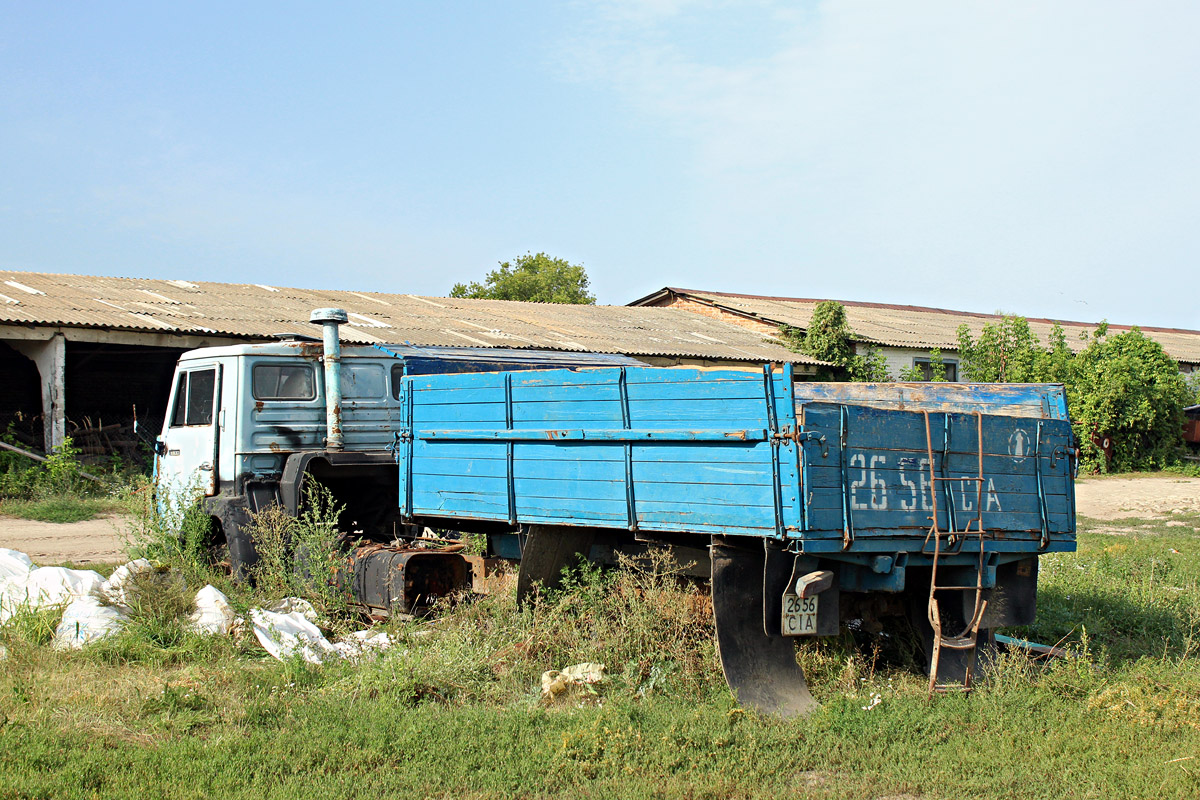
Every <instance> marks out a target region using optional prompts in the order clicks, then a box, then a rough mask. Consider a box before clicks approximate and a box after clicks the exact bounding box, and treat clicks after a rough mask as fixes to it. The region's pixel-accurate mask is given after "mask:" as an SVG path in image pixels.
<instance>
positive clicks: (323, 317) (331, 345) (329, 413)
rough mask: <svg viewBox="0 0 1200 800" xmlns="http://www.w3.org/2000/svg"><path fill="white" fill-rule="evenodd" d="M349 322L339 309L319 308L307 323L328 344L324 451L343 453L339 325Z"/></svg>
mask: <svg viewBox="0 0 1200 800" xmlns="http://www.w3.org/2000/svg"><path fill="white" fill-rule="evenodd" d="M348 319H349V318H348V317H347V316H346V312H345V311H343V310H342V309H340V308H318V309H315V310H314V311H313V312H312V314H311V315H310V316H309V318H308V321H309V322H311V323H313V324H314V325H320V326H322V328H323V329H324V334H325V335H324V340H325V357H324V359H323V360H324V362H325V449H327V450H341V449H342V344H341V342H340V341H339V340H338V325H341V324H342V323H343V322H346V321H347V320H348Z"/></svg>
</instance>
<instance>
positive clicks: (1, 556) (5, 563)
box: [0, 547, 34, 578]
mask: <svg viewBox="0 0 1200 800" xmlns="http://www.w3.org/2000/svg"><path fill="white" fill-rule="evenodd" d="M33 570H34V566H33V561H31V560H30V559H29V556H27V555H25V554H24V553H22V552H21V551H19V550H9V549H8V548H7V547H0V578H13V577H19V576H21V575H28V574H29V573H31V572H33Z"/></svg>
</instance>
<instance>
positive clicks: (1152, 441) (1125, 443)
mask: <svg viewBox="0 0 1200 800" xmlns="http://www.w3.org/2000/svg"><path fill="white" fill-rule="evenodd" d="M958 338H959V352H960V355H961V359H962V360H961V361H960V363H959V368H960V369H961V370H962V374H963V376H964V377H965V378H966V379H967V380H970V381H979V382H1015V383H1062V384H1065V386H1066V389H1067V403H1068V406H1069V408H1070V410H1071V419H1072V423H1073V426H1074V429H1075V435H1076V438H1077V439H1078V441H1079V446H1080V452H1081V458H1082V464H1083V466H1084V467H1085V468H1087V469H1090V470H1093V471H1102V472H1107V471H1109V470H1116V471H1126V470H1133V469H1148V468H1152V467H1164V466H1167V465H1170V464H1174V463H1177V462H1178V460H1179V455H1180V452H1181V447H1182V445H1183V439H1182V434H1181V432H1182V427H1183V408H1184V407H1185V406H1186V405H1188V404H1189V403H1190V402H1192V401H1193V400H1194V399H1195V395H1194V393H1193V392H1192V390H1191V389H1189V385H1188V383H1187V381H1186V380H1185V379H1184V377H1183V376H1182V375H1181V374H1180V372H1179V364H1178V363H1177V362H1176V361H1175V360H1174V359H1172V358H1171V357H1170V356H1168V355H1167V354H1166V352H1164V351H1163V349H1162V346H1161V345H1160V344H1158V342H1156V341H1154V340H1153V339H1149V338H1147V337H1146V336H1145V335H1144V334H1142V332H1141V331H1140V330H1138V329H1137V328H1133V329H1131V330H1129V331H1127V332H1125V333H1121V334H1118V335H1115V336H1109V335H1108V325H1107V324H1105V323H1101V324H1100V325H1099V326H1098V327H1097V328H1096V330H1095V331H1094V332H1093V333H1092V335H1091V337H1089V338H1087V339H1086V341H1087V346H1086V347H1084V348H1083V349H1082V350H1081V351H1080V352H1079V353H1072V352H1071V349H1070V348H1069V347H1068V346H1067V342H1066V337H1065V336H1064V334H1063V331H1062V328H1060V327H1059V326H1058V325H1055V326H1054V330H1053V332H1052V333H1051V335H1050V341H1049V342H1048V343H1047V344H1046V345H1043V344H1042V343H1041V341H1040V340H1039V339H1038V337H1037V335H1036V334H1034V333H1033V332H1032V331H1031V330H1030V328H1029V323H1028V322H1027V321H1026V320H1025V319H1024V318H1023V317H1014V316H1009V317H1005V318H1004V319H1003V320H1002V321H1001V322H1000V323H999V324H996V325H990V324H989V325H985V326H984V328H983V331H982V332H981V333H980V335H979V337H978V338H977V339H975V338H973V337H972V336H971V333H970V331H969V330H968V329H967V326H965V325H963V326H960V327H959V329H958ZM1105 439H1108V440H1109V441H1110V442H1111V445H1112V451H1111V458H1108V457H1106V455H1105V453H1104V450H1103V449H1102V448H1101V446H1100V442H1103V440H1105Z"/></svg>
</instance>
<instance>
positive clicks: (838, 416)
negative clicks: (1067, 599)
mask: <svg viewBox="0 0 1200 800" xmlns="http://www.w3.org/2000/svg"><path fill="white" fill-rule="evenodd" d="M401 399H402V401H403V404H404V415H403V416H404V422H403V424H402V428H401V430H400V431H399V432H398V434H397V442H396V454H397V459H398V461H399V464H400V471H399V472H400V494H399V496H400V501H401V506H402V511H403V515H404V516H405V518H407V519H414V520H416V519H429V520H434V519H453V520H480V521H494V522H503V523H509V524H511V525H517V524H543V525H581V526H589V527H597V528H608V529H619V530H626V531H639V532H640V531H646V532H651V531H659V532H669V533H693V534H705V535H724V536H757V537H765V538H770V539H774V540H780V541H783V542H786V543H789V545H790V547H789V549H793V550H797V551H803V552H810V553H821V552H826V553H860V554H864V555H865V554H868V553H872V552H901V551H908V552H917V551H919V550H920V549H921V547H922V546H923V542H924V539H925V536H926V533H927V531H928V530H929V528H930V525H931V518H932V516H933V514H934V506H935V505H936V508H937V524H938V527H939V529H941V530H942V531H947V530H962V529H963V528H964V527H965V526H966V525H967V523H968V522H970V521H971V520H974V519H976V517H977V514H978V513H979V510H980V509H982V517H981V521H982V525H983V528H984V530H985V531H986V532H987V535H986V536H985V542H984V547H985V549H986V550H988V551H993V552H997V553H1035V552H1046V551H1052V550H1071V549H1074V531H1075V513H1074V483H1073V475H1072V469H1073V460H1072V455H1073V450H1072V447H1073V444H1072V442H1073V440H1072V436H1071V429H1070V423H1069V420H1068V419H1067V413H1066V406H1065V401H1064V399H1063V393H1062V387H1061V386H1056V385H1017V384H997V385H991V384H988V385H984V384H975V385H960V384H824V383H793V380H792V372H791V369H790V368H784V369H782V370H778V369H777V370H771V369H770V368H764V369H763V370H761V371H755V370H742V369H713V370H702V369H680V368H658V367H603V368H595V369H580V370H577V371H573V370H543V371H538V372H503V373H471V374H458V375H418V376H412V377H408V378H405V380H404V383H403V396H402V398H401ZM981 461H982V473H981V471H980V464H981ZM981 475H982V481H979V480H976V479H977V478H979V477H980V476H981ZM975 524H976V525H977V524H978V522H976V523H975ZM971 547H975V548H978V543H977V542H974V543H973V542H972V541H970V540H967V541H965V542H964V543H963V544H962V548H963V549H962V552H964V553H965V552H969V551H970V548H971Z"/></svg>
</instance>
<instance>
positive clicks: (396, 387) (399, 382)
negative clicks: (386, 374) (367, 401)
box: [392, 364, 404, 400]
mask: <svg viewBox="0 0 1200 800" xmlns="http://www.w3.org/2000/svg"><path fill="white" fill-rule="evenodd" d="M403 386H404V365H403V364H393V365H392V398H393V399H395V400H399V399H400V389H401V388H402V387H403Z"/></svg>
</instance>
